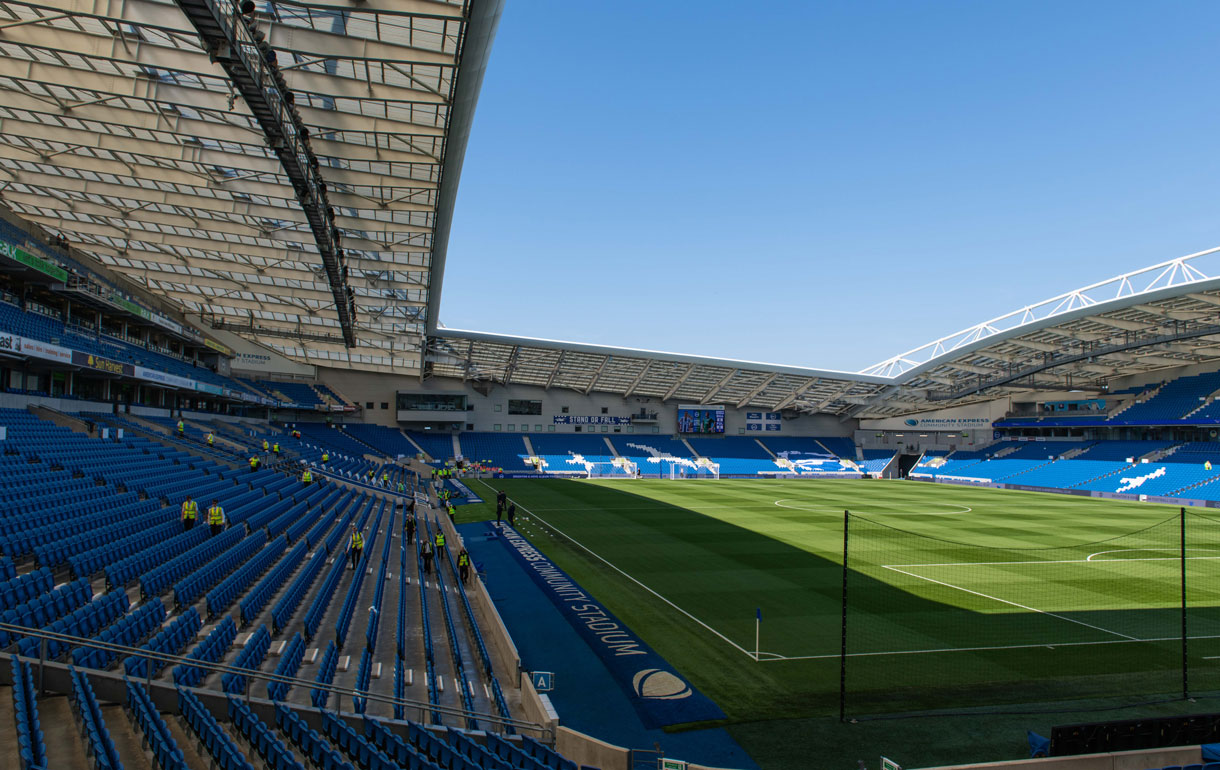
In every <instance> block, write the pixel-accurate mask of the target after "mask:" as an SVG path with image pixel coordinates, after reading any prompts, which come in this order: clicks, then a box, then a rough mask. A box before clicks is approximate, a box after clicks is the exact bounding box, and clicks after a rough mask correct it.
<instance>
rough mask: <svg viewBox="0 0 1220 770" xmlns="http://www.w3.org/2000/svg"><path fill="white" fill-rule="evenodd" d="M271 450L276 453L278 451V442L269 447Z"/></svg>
mask: <svg viewBox="0 0 1220 770" xmlns="http://www.w3.org/2000/svg"><path fill="white" fill-rule="evenodd" d="M271 451H272V452H275V453H276V454H277V455H278V454H279V453H280V442H278V441H277V442H275V446H273V447H271Z"/></svg>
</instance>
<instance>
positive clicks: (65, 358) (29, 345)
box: [20, 337, 72, 364]
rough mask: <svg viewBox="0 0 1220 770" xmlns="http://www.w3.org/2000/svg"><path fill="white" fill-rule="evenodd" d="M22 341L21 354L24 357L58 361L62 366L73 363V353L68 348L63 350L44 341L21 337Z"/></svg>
mask: <svg viewBox="0 0 1220 770" xmlns="http://www.w3.org/2000/svg"><path fill="white" fill-rule="evenodd" d="M20 339H21V354H22V355H23V356H30V357H31V358H41V359H43V360H45V361H57V362H59V363H61V364H70V363H72V351H71V350H68V349H67V348H61V347H60V346H59V345H52V344H51V343H49V342H43V341H42V340H32V339H30V338H29V337H21V338H20Z"/></svg>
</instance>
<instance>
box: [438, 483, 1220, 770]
mask: <svg viewBox="0 0 1220 770" xmlns="http://www.w3.org/2000/svg"><path fill="white" fill-rule="evenodd" d="M490 484H491V485H492V486H494V487H496V488H503V489H505V490H506V491H507V492H508V494H509V496H510V497H511V498H512V499H513V500H515V501H516V502H517V504H518V505H519V506H521V507H522V508H523V509H525V511H526V512H524V513H523V515H522V516H519V518H518V525H519V528H520V529H522V530H523V531H524V532H525V534H526V535H527V536H528V537H530V539H531V540H532V541H533V542H534V543H535V544H536V545H538V546H539V547H540V548H541V549H542V550H543V551H544V552H545V553H547V554H548V555H549V556H551V557H552V558H553V559H554V560H555V561H556V563H558V564H559V565H560V566H561V567H563V568H564V569H565V570H567V571H568V572H569V573H571V574H572V575H573V576H574V577H575V578H576V579H577V580H578V581H579V582H580V583H581V584H582V585H583V586H584V587H585V588H586V589H587V590H589V591H591V592H592V593H593V594H594V595H596V596H597V597H598V598H599V599H601V600H602V601H603V602H604V603H605V604H606V605H607V606H608V607H609V608H610V609H611V610H613V611H614V612H615V613H616V614H618V615H619V617H620V618H621V619H622V620H624V621H625V622H626V623H627V624H628V625H629V626H631V628H633V629H634V630H635V631H636V632H637V633H638V634H640V635H641V636H642V637H643V638H644V639H645V640H646V641H648V642H649V643H650V644H651V645H653V646H654V647H655V648H656V649H657V650H658V652H660V653H661V654H662V655H663V656H665V657H666V658H667V659H668V660H669V661H670V662H671V663H672V664H673V665H674V666H675V667H676V668H677V669H678V670H679V671H681V672H682V673H683V674H684V675H685V676H687V677H688V678H689V679H690V680H691V681H692V682H694V684H695V685H696V686H698V687H699V688H700V689H701V690H703V691H704V692H705V693H707V694H708V695H709V696H710V697H712V698H713V699H714V700H715V701H716V702H717V703H718V704H720V706H721V707H722V708H723V709H724V710H725V712H726V713H727V714H728V717H729V721H730V722H731V723H733V724H734V726H733V728H732V729H733V732H734V734H735V735H737V736H738V737H739V739H740V740H742V741H743V745H746V744H748V745H746V748H747V750H750V751H751V753H752V754H753V755H754V756H755V757H756V758H758V759H759V761H760V762H761V763H763V764H764V767H788V766H799V765H795V764H788V762H787V761H786V760H784V759H783V754H784V752H785V751H793V749H792V748H791V747H792V745H793V744H792V735H793V734H799V735H801V736H806V737H805V738H803V739H802V740H811V738H809V736H823V737H825V738H826V739H827V740H830V741H831V742H832V743H834V744H835V745H838V746H840V748H841V749H842V750H843V751H844V752H848V751H861V750H863V748H865V747H864V746H860V747H856V746H855V745H854V744H853V743H852V736H855V737H860V736H864V735H870V734H871V733H872V732H874V731H876V730H877V729H878V728H877V726H878V725H881V724H884V725H887V726H888V727H886V728H885V730H884V731H883V732H882V733H880V734H884V735H887V736H893V735H901V734H903V733H904V731H906V732H910V734H911V736H925V737H926V736H927V735H929V734H937V733H938V732H939V729H940V728H943V726H944V725H945V724H946V723H947V722H952V721H954V720H946V719H945V718H940V719H939V720H938V721H936V723H935V724H937V725H938V729H933V730H931V733H929V732H928V730H929V728H928V723H929V722H928V719H927V718H922V719H917V720H905V721H904V722H903V723H902V724H904V725H906V726H905V727H904V728H902V729H899V730H897V732H895V729H894V725H896V724H899V723H897V722H892V721H886V722H884V723H881V722H874V723H868V724H861V725H852V726H842V725H839V723H838V721H837V718H836V717H837V715H838V708H839V699H838V695H839V674H840V666H839V651H840V643H841V629H842V623H841V615H842V601H841V597H842V580H843V569H842V554H843V518H844V516H843V511H844V509H850V510H852V511H853V512H854V513H858V514H859V515H860V518H853V519H852V524H851V527H850V532H851V541H850V542H851V548H850V551H849V568H850V569H849V570H848V576H849V578H848V596H849V603H848V604H849V614H848V651H849V653H851V655H850V656H849V658H848V666H847V693H848V697H847V707H848V712H849V716H855V717H860V718H865V717H871V716H875V715H877V714H881V713H894V712H914V711H926V710H933V709H949V710H959V711H960V710H974V709H979V708H983V709H991V710H993V711H995V710H1004V708H1008V709H1010V710H1025V709H1027V708H1029V707H1028V706H1026V705H1020V706H1018V705H1015V704H1047V703H1051V704H1054V703H1055V702H1060V701H1066V700H1067V699H1073V700H1074V701H1075V702H1074V703H1072V704H1066V703H1063V704H1059V706H1053V705H1052V707H1056V708H1062V709H1064V710H1075V712H1077V713H1088V706H1089V705H1090V704H1100V703H1105V704H1107V705H1115V704H1119V705H1121V704H1124V703H1132V702H1138V701H1141V700H1144V699H1155V698H1162V697H1164V698H1172V697H1174V696H1175V694H1176V695H1180V693H1181V665H1180V664H1181V645H1180V642H1179V641H1178V636H1179V632H1180V627H1181V612H1180V599H1181V593H1180V569H1181V563H1180V562H1179V561H1178V560H1177V559H1175V558H1174V551H1175V550H1176V549H1177V547H1178V543H1179V537H1180V531H1179V522H1178V520H1177V519H1176V518H1174V517H1175V515H1176V513H1177V509H1175V508H1172V507H1168V506H1154V505H1146V504H1137V503H1126V502H1115V501H1100V500H1093V499H1089V498H1079V497H1070V496H1061V495H1046V494H1038V493H1028V492H1013V491H999V490H991V489H978V488H968V487H955V486H947V485H932V484H923V483H917V482H873V481H854V480H852V481H840V480H825V481H808V480H803V481H785V480H766V481H764V480H723V481H715V482H712V481H706V482H705V481H691V482H672V481H635V480H626V481H624V480H605V481H572V480H545V481H539V480H498V481H492V482H490ZM474 488H475V490H476V491H477V492H481V493H487V494H486V495H484V496H490V492H489V491H488V490H487V489H486V488H485V487H482V486H480V484H479V483H478V482H475V483H474ZM493 513H494V512H493V511H492V510H491V507H490V506H484V507H482V508H479V507H466V508H465V509H464V510H463V511H462V518H463V519H465V520H469V519H470V515H471V514H474V515H476V516H480V515H481V516H486V515H488V514H493ZM1204 515H1206V514H1204ZM1187 525H1188V527H1187V536H1188V539H1189V543H1188V547H1190V548H1192V549H1196V550H1191V551H1189V552H1188V553H1189V554H1190V555H1191V556H1192V557H1193V558H1190V559H1188V560H1187V562H1186V577H1187V582H1188V586H1189V594H1188V606H1189V607H1190V611H1189V615H1188V620H1189V626H1188V628H1189V632H1188V633H1189V635H1190V636H1191V637H1194V638H1192V639H1191V643H1190V648H1189V652H1190V661H1191V669H1192V679H1193V682H1194V686H1193V688H1192V689H1193V690H1198V691H1203V690H1220V677H1218V676H1216V675H1215V674H1212V673H1211V669H1213V668H1215V666H1213V665H1212V663H1213V662H1214V661H1210V660H1208V659H1207V658H1209V657H1210V656H1212V655H1220V641H1218V640H1214V639H1211V638H1209V637H1212V636H1220V613H1218V612H1217V611H1216V609H1215V607H1216V606H1217V605H1220V581H1217V580H1216V579H1215V578H1216V577H1217V576H1218V574H1217V573H1220V526H1218V525H1217V524H1215V523H1213V522H1212V521H1211V520H1210V519H1207V518H1203V517H1202V516H1188V517H1187ZM911 565H917V566H911ZM755 608H761V609H762V613H763V622H762V635H761V643H760V645H759V647H760V651H761V654H760V658H761V660H760V661H759V662H755V660H754V645H755V636H754V634H755ZM1081 699H1090V701H1089V703H1088V704H1082V703H1081V702H1080V701H1081ZM997 707H1000V708H997ZM1042 707H1043V708H1045V707H1046V706H1045V705H1043V706H1042ZM1170 708H1173V707H1170ZM828 717H829V719H828ZM1086 718H1088V717H1086ZM1097 718H1099V719H1100V718H1111V716H1109V715H1107V716H1104V717H1103V716H1098V717H1097ZM1021 719H1025V718H1024V717H1022V718H1021ZM1011 720H1012V718H1011V717H998V716H989V717H974V718H972V720H971V724H973V725H975V726H976V729H985V728H980V727H978V726H979V725H984V724H989V723H990V724H994V725H996V729H997V730H999V729H1003V730H1005V731H1007V730H1010V729H1011V725H1010V722H1011ZM1065 721H1072V719H1069V718H1063V717H1057V718H1055V719H1053V721H1046V720H1043V723H1042V726H1043V729H1049V724H1054V723H1062V722H1065ZM916 723H919V724H921V725H922V726H921V727H918V728H914V727H912V726H913V725H915V724H916ZM1022 724H1028V720H1026V721H1024V722H1022ZM843 731H847V732H848V733H850V735H844V734H843ZM953 734H960V735H966V734H969V733H966V732H963V731H961V730H960V729H959V730H958V731H957V733H953V732H951V731H947V732H946V734H945V739H946V741H947V744H948V745H946V746H945V750H944V751H943V752H942V755H938V759H940V760H941V761H962V753H963V752H966V753H969V751H970V750H971V749H969V748H967V744H968V745H969V747H973V750H975V751H979V750H980V748H981V747H983V746H985V745H986V743H985V742H983V743H980V740H979V739H978V736H975V737H974V738H972V739H971V740H970V741H968V742H960V743H961V746H959V747H958V748H954V746H955V745H956V744H955V742H954V741H953V740H952V739H951V738H950V737H949V736H951V735H953ZM776 735H782V736H784V739H783V740H782V741H780V742H779V743H782V744H783V745H784V746H786V747H788V748H785V749H783V750H781V749H780V748H779V746H778V745H777V741H776V740H775V737H776ZM1022 735H1023V733H1022V732H1020V731H1018V733H1017V735H1016V740H1017V743H1018V744H1019V743H1020V738H1021V736H1022ZM997 737H998V736H997ZM869 740H871V739H869ZM1008 740H1012V735H1011V734H1008ZM801 742H802V741H801V740H798V741H797V744H798V745H799V744H801ZM937 745H939V744H937ZM991 748H992V749H993V751H994V750H998V747H991ZM959 749H960V750H959ZM981 750H982V753H981V755H980V756H971V757H966V758H967V759H994V758H1005V757H1009V756H1015V755H1013V754H1006V755H1003V756H1002V757H997V755H996V754H995V753H991V754H988V753H986V751H987V749H986V748H981ZM924 753H925V754H926V748H925V749H924ZM801 756H802V754H801V753H800V752H799V751H798V752H796V753H795V754H794V757H795V758H796V761H799V758H800V757H801ZM844 756H846V754H844ZM764 758H765V759H764ZM899 759H900V761H901V760H902V758H901V757H899ZM853 761H854V758H853ZM908 762H909V763H910V764H924V765H926V764H930V762H928V761H920V762H912V761H910V759H908Z"/></svg>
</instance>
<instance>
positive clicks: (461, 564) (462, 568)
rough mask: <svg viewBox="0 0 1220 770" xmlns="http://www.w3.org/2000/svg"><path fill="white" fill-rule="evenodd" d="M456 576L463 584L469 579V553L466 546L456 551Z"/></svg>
mask: <svg viewBox="0 0 1220 770" xmlns="http://www.w3.org/2000/svg"><path fill="white" fill-rule="evenodd" d="M458 577H460V578H461V579H462V584H463V585H465V583H466V582H467V581H468V580H469V579H470V554H469V553H467V552H466V546H462V550H460V551H458Z"/></svg>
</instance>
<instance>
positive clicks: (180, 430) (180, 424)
mask: <svg viewBox="0 0 1220 770" xmlns="http://www.w3.org/2000/svg"><path fill="white" fill-rule="evenodd" d="M185 427H186V426H185V425H183V424H182V420H179V421H178V432H179V433H181V432H182V430H183V429H184V428H185Z"/></svg>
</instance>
